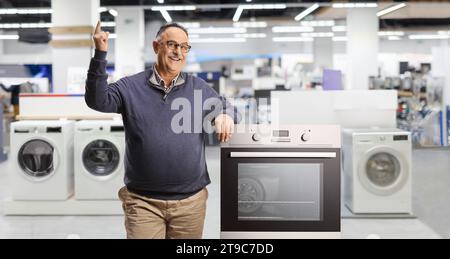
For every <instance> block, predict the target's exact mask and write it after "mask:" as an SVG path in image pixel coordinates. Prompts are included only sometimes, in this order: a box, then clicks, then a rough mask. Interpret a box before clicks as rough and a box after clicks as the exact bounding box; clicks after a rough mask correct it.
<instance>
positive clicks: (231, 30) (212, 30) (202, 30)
mask: <svg viewBox="0 0 450 259" xmlns="http://www.w3.org/2000/svg"><path fill="white" fill-rule="evenodd" d="M189 33H192V34H228V33H229V34H233V33H247V29H246V28H234V27H208V28H193V29H190V30H189Z"/></svg>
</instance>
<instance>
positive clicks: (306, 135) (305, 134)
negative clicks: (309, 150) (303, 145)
mask: <svg viewBox="0 0 450 259" xmlns="http://www.w3.org/2000/svg"><path fill="white" fill-rule="evenodd" d="M310 139H311V135H309V133H303V135H302V141H303V142H308V141H309V140H310Z"/></svg>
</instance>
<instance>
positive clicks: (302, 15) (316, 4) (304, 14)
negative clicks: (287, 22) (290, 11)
mask: <svg viewBox="0 0 450 259" xmlns="http://www.w3.org/2000/svg"><path fill="white" fill-rule="evenodd" d="M317 8H319V4H318V3H315V4H313V5H311V6H310V7H308V8H307V9H305V10H304V11H303V12H301V13H299V14H298V15H297V16H295V18H294V19H295V20H296V21H297V22H298V21H300V20H301V19H303V18H305V17H306V16H308V15H310V14H311V13H312V12H314V11H315V10H316V9H317Z"/></svg>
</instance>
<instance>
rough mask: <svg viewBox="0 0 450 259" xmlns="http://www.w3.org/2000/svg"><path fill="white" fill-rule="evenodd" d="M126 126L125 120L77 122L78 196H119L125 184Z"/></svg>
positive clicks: (76, 188)
mask: <svg viewBox="0 0 450 259" xmlns="http://www.w3.org/2000/svg"><path fill="white" fill-rule="evenodd" d="M124 156H125V130H124V126H123V122H122V121H121V120H104V121H80V122H77V123H76V124H75V152H74V161H75V199H77V200H115V199H118V196H117V193H118V191H119V189H120V188H121V187H122V186H123V185H124V183H123V178H124Z"/></svg>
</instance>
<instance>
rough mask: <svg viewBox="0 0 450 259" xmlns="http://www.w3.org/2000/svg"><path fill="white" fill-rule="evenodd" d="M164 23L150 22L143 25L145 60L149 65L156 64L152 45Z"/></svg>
mask: <svg viewBox="0 0 450 259" xmlns="http://www.w3.org/2000/svg"><path fill="white" fill-rule="evenodd" d="M163 24H164V23H163V22H161V21H151V22H149V23H147V24H146V25H145V57H144V58H145V60H146V61H147V62H150V63H155V62H156V55H155V52H154V51H153V46H152V43H153V41H154V40H155V38H156V33H158V30H159V28H160V27H161V26H162V25H163Z"/></svg>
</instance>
